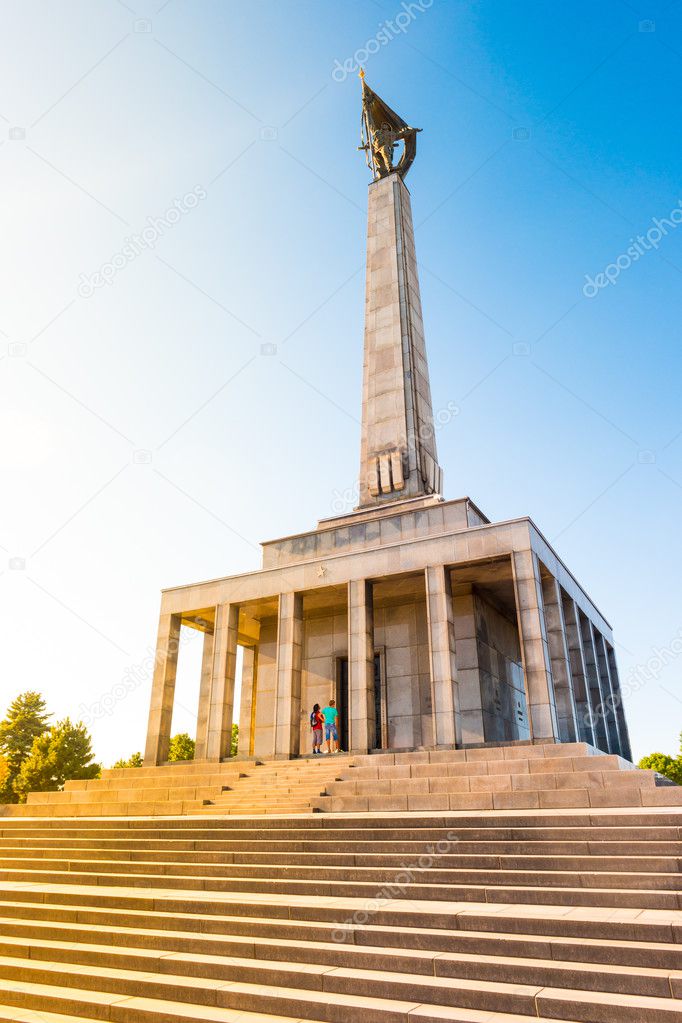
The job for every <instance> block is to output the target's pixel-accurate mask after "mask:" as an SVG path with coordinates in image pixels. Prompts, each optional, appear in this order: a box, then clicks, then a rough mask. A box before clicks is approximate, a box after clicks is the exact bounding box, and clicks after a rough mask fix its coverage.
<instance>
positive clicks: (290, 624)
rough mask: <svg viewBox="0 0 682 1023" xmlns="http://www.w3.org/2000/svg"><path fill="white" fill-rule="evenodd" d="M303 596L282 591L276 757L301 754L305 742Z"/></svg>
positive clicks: (278, 653) (279, 628)
mask: <svg viewBox="0 0 682 1023" xmlns="http://www.w3.org/2000/svg"><path fill="white" fill-rule="evenodd" d="M302 653H303V596H302V594H300V593H281V594H280V597H279V624H278V628H277V690H276V695H275V751H274V752H275V757H276V758H278V759H281V760H285V759H289V758H290V757H296V756H298V754H299V752H300V745H301V662H302Z"/></svg>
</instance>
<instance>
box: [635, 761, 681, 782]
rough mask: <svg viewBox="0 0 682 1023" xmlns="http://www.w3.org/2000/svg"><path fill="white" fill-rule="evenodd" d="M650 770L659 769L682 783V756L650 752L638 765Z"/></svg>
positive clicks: (672, 779) (661, 772)
mask: <svg viewBox="0 0 682 1023" xmlns="http://www.w3.org/2000/svg"><path fill="white" fill-rule="evenodd" d="M637 766H638V767H642V768H645V769H648V770H650V771H658V773H659V774H664V775H665V777H666V778H670V780H671V781H674V782H675V783H676V784H677V785H682V757H680V756H677V757H671V756H668V754H667V753H649V755H648V756H646V757H642V759H641V760H640V762H639V763H638V765H637Z"/></svg>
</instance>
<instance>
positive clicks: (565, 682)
mask: <svg viewBox="0 0 682 1023" xmlns="http://www.w3.org/2000/svg"><path fill="white" fill-rule="evenodd" d="M542 599H543V603H544V607H545V629H546V632H547V644H548V646H549V656H550V661H551V664H552V678H553V680H554V698H555V700H556V713H557V722H558V725H559V738H560V739H561V741H562V742H577V741H578V723H577V714H576V707H575V699H574V697H573V684H572V681H571V665H570V661H569V653H568V643H567V637H566V623H565V621H564V610H563V606H562V601H561V586H560V585H559V580H558V579H555V578H554V576H545V577H543V579H542Z"/></svg>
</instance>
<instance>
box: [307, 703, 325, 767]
mask: <svg viewBox="0 0 682 1023" xmlns="http://www.w3.org/2000/svg"><path fill="white" fill-rule="evenodd" d="M323 725H324V715H323V714H322V711H321V710H320V705H319V703H316V704H315V706H314V707H313V710H312V714H311V715H310V727H311V729H312V733H313V755H317V754H318V753H320V754H321V753H322V726H323Z"/></svg>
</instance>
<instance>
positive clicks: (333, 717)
mask: <svg viewBox="0 0 682 1023" xmlns="http://www.w3.org/2000/svg"><path fill="white" fill-rule="evenodd" d="M322 716H323V717H324V737H325V739H326V740H327V753H340V752H341V750H340V749H339V729H338V721H339V712H338V710H337V709H336V701H335V700H330V701H329V706H328V707H325V708H324V710H323V711H322ZM332 739H333V740H334V744H335V746H336V749H334V750H332Z"/></svg>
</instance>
